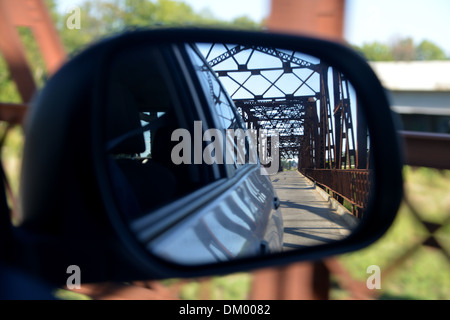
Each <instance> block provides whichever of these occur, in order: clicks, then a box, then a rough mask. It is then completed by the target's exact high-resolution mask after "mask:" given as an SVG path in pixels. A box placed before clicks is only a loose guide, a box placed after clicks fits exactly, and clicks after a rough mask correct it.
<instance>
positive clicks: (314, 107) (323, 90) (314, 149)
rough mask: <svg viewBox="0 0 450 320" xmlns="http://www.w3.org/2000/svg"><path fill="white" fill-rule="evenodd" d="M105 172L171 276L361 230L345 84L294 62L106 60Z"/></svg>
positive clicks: (352, 113)
mask: <svg viewBox="0 0 450 320" xmlns="http://www.w3.org/2000/svg"><path fill="white" fill-rule="evenodd" d="M105 79H107V80H106V81H107V83H108V85H107V88H108V92H107V97H106V100H105V101H106V105H105V106H104V112H105V116H106V126H105V134H104V136H105V146H104V148H105V150H106V154H105V159H107V164H106V165H105V166H106V167H107V168H108V176H109V179H110V181H109V182H110V185H111V192H112V194H113V196H114V201H115V206H116V207H117V209H118V212H119V214H120V215H121V217H122V218H123V220H124V221H125V222H126V223H127V224H128V226H129V229H130V232H132V234H133V236H134V237H136V238H137V239H138V241H139V242H140V243H141V244H142V245H143V246H144V247H145V248H146V250H148V251H149V252H151V253H153V254H155V255H157V256H159V257H162V258H164V259H167V260H169V261H171V262H176V263H178V264H184V265H198V264H205V263H216V262H220V261H226V260H231V259H236V258H240V257H249V256H255V255H267V254H270V253H274V252H281V251H286V250H301V249H302V248H305V247H311V246H319V245H326V244H328V243H331V242H335V241H339V240H341V239H343V238H345V237H347V236H348V235H350V234H351V233H352V231H353V230H355V228H356V227H357V226H358V224H359V223H360V222H361V221H362V219H364V218H365V214H366V210H367V208H368V205H369V202H370V190H371V188H372V187H373V183H372V182H371V181H372V176H373V170H372V169H371V163H370V161H369V160H370V139H369V134H368V129H367V126H366V123H365V118H364V114H363V112H362V111H361V109H360V108H359V107H358V99H357V95H356V92H355V90H354V89H353V87H352V85H351V83H349V81H348V80H347V78H346V75H345V74H344V73H342V72H340V71H339V70H337V69H336V68H334V67H333V66H331V65H329V64H327V61H322V60H321V59H320V57H313V56H310V55H308V54H305V53H302V52H296V51H293V50H289V49H283V48H272V47H264V46H254V45H245V44H244V45H242V44H237V45H236V44H220V43H214V44H212V43H171V44H166V45H158V46H145V45H144V46H142V47H139V48H132V49H128V50H124V51H122V52H118V53H117V54H116V55H115V57H114V59H113V61H112V63H111V67H110V69H109V74H108V76H107V77H106V78H105Z"/></svg>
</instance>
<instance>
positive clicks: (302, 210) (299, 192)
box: [271, 171, 352, 250]
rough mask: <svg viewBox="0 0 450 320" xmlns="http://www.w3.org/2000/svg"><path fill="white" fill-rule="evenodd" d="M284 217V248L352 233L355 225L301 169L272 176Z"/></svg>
mask: <svg viewBox="0 0 450 320" xmlns="http://www.w3.org/2000/svg"><path fill="white" fill-rule="evenodd" d="M271 180H272V183H273V186H274V188H275V190H276V192H277V195H278V198H279V199H280V204H281V205H280V209H281V213H282V215H283V219H284V247H283V249H284V250H289V249H295V248H303V247H310V246H316V245H319V244H324V243H329V242H333V241H336V240H339V239H342V238H344V237H346V236H348V235H349V234H350V232H351V229H352V227H351V226H350V225H349V224H348V223H347V221H346V220H345V219H343V217H342V215H340V214H338V213H337V211H335V210H333V209H332V208H331V207H330V204H329V202H328V201H326V200H325V198H324V197H323V196H322V195H320V194H319V192H318V191H316V189H315V187H314V186H313V185H312V184H311V183H310V182H309V181H308V180H307V179H306V178H305V177H304V176H303V175H301V174H300V173H299V172H297V171H284V172H279V173H277V174H276V175H273V176H271Z"/></svg>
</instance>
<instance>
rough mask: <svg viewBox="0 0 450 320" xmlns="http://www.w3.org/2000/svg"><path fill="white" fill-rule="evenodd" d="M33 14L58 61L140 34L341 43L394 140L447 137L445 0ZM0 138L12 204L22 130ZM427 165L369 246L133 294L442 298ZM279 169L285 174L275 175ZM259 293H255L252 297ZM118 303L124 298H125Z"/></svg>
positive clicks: (32, 62)
mask: <svg viewBox="0 0 450 320" xmlns="http://www.w3.org/2000/svg"><path fill="white" fill-rule="evenodd" d="M17 2H20V1H17ZM5 3H6V1H5V0H0V10H2V9H3V10H5V8H6V7H5ZM44 3H45V5H46V8H47V9H48V12H49V13H50V18H51V21H52V23H53V25H54V27H55V28H56V34H57V36H58V37H59V39H60V40H59V41H60V42H61V44H62V48H59V49H58V50H60V51H61V52H62V55H63V56H64V57H65V58H64V59H69V58H70V57H72V56H74V55H76V54H77V53H78V52H80V51H81V50H83V48H85V47H86V46H88V45H89V44H90V43H92V42H93V41H97V40H99V39H101V38H104V37H107V36H109V35H112V34H114V33H117V32H120V31H122V30H124V29H130V28H131V29H132V28H135V27H142V26H145V27H149V26H150V27H152V26H180V25H182V26H186V25H189V26H205V27H206V26H210V27H221V28H238V29H251V30H266V29H269V30H277V31H283V32H290V33H299V34H310V35H313V36H318V37H325V38H329V39H332V40H334V41H340V42H344V43H346V44H348V45H349V46H352V47H353V48H354V49H355V50H357V51H359V52H360V53H361V54H362V55H364V56H365V57H366V58H367V60H368V61H369V62H370V64H371V65H372V66H373V69H374V70H375V72H376V73H377V74H378V76H379V77H380V79H381V81H382V83H383V85H384V86H385V88H386V89H387V91H388V94H389V96H390V99H391V103H392V110H393V111H394V112H395V113H396V115H397V117H398V120H399V125H400V127H401V129H402V130H406V131H414V132H422V133H432V134H436V135H440V136H439V137H441V138H442V139H444V138H445V139H448V136H447V135H445V134H450V40H449V38H448V35H449V34H450V19H448V13H449V12H450V1H447V0H429V1H427V2H426V3H425V2H424V1H418V0H396V1H388V0H365V1H357V0H316V1H313V0H300V1H299V0H245V1H239V0H227V1H223V0H184V1H182V0H153V1H150V0H128V1H126V0H122V1H120V0H98V1H93V0H72V1H69V0H61V1H58V0H46V1H44ZM1 6H3V7H1ZM4 12H5V11H4ZM0 14H1V12H0ZM76 14H79V16H78V17H79V19H78V20H77V16H76ZM0 29H1V26H0ZM16 30H17V32H18V35H19V37H20V39H21V42H22V44H23V47H24V52H25V55H26V61H27V62H28V64H29V69H30V71H31V78H32V81H33V82H34V85H35V88H36V89H37V90H39V88H42V86H44V84H45V82H46V79H48V77H49V76H50V75H51V71H49V70H50V69H51V68H49V64H48V61H46V60H45V57H43V55H42V54H41V51H42V49H41V48H40V47H39V44H38V43H37V42H36V39H35V34H33V32H32V31H31V30H30V28H29V27H27V26H26V24H22V25H20V26H16ZM0 31H1V30H0ZM3 53H4V51H3ZM5 55H6V54H5ZM55 68H56V67H55ZM24 100H26V99H25V98H24V94H23V92H22V91H21V90H20V88H18V87H17V85H16V84H15V82H14V78H13V77H12V76H11V73H10V71H9V69H8V64H7V62H6V59H4V56H3V55H2V53H1V52H0V101H1V102H2V103H4V105H6V104H9V105H15V106H17V107H20V106H22V105H23V104H24V103H25V104H26V102H28V101H24ZM25 107H26V105H25ZM0 130H1V131H2V132H1V133H2V137H4V141H3V148H2V159H3V162H4V165H5V167H6V171H7V175H8V181H9V187H10V189H9V190H10V198H9V199H10V201H11V202H12V205H15V202H16V200H15V199H16V198H17V191H18V185H19V174H20V164H21V156H22V147H23V142H24V138H23V130H22V126H21V124H20V121H16V122H14V121H13V122H6V121H1V122H0ZM445 139H444V140H445ZM445 141H446V142H445V143H446V144H443V145H444V148H445V146H446V148H447V149H442V153H445V152H446V153H448V152H449V150H450V144H449V141H450V140H445ZM439 158H440V155H439V152H437V153H435V154H430V155H429V159H430V161H429V162H428V163H427V162H425V163H422V164H421V165H420V166H417V165H414V166H412V165H408V166H405V167H404V177H405V190H406V194H405V198H404V202H403V204H402V206H401V208H400V211H399V214H398V217H397V219H396V221H395V223H394V225H393V226H392V227H391V228H390V230H389V231H388V232H387V234H386V235H385V236H383V238H382V239H381V240H380V241H378V242H377V243H375V244H374V245H372V246H370V247H368V248H366V249H364V250H361V251H358V252H354V253H350V254H345V255H341V256H338V257H332V258H330V259H327V260H325V261H318V262H311V263H301V264H295V265H293V266H286V267H283V268H279V269H270V270H258V271H255V272H252V273H239V274H232V275H227V276H221V277H212V278H207V279H195V280H189V281H187V280H182V279H169V280H165V281H162V282H158V283H155V282H152V283H147V284H140V285H141V286H144V287H148V288H151V289H155V288H156V290H157V292H158V293H159V294H160V296H159V297H158V296H157V298H164V297H171V298H180V299H261V298H273V299H445V300H447V299H450V223H449V221H450V170H446V169H447V168H448V166H449V164H447V166H445V165H434V164H435V163H436V162H439ZM411 163H413V162H411ZM413 164H414V163H413ZM289 169H291V168H290V166H288V165H286V168H285V170H289ZM371 265H377V266H379V267H380V270H381V289H380V290H368V289H367V286H366V279H367V278H368V277H369V275H370V274H368V273H367V268H368V267H369V266H371ZM313 279H315V280H317V281H312V280H313ZM288 280H289V281H288ZM262 282H264V283H265V284H266V286H265V287H264V290H262V291H263V292H264V293H261V292H262V291H261V283H262ZM312 282H314V283H312ZM55 294H56V295H58V296H59V297H61V298H63V299H78V298H80V299H85V298H86V299H87V298H88V297H87V296H83V295H77V294H74V293H71V292H68V291H64V290H59V291H57V292H56V293H55ZM129 297H131V298H133V296H132V294H131V295H130V296H129ZM99 298H101V296H99ZM125 298H126V297H125ZM134 298H136V297H134Z"/></svg>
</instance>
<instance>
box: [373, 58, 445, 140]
mask: <svg viewBox="0 0 450 320" xmlns="http://www.w3.org/2000/svg"><path fill="white" fill-rule="evenodd" d="M370 65H371V66H372V68H373V69H374V71H375V73H376V74H377V76H378V77H379V78H380V81H381V82H382V84H383V86H384V87H385V88H386V89H387V90H388V94H389V97H390V100H391V105H392V109H393V111H395V112H396V113H398V114H399V115H400V117H401V120H402V123H403V127H404V129H405V130H414V131H432V132H445V133H450V61H411V62H371V63H370Z"/></svg>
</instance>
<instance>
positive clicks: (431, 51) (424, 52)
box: [416, 40, 447, 60]
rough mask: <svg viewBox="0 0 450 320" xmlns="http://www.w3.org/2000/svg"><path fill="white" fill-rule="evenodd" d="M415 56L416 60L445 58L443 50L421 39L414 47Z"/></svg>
mask: <svg viewBox="0 0 450 320" xmlns="http://www.w3.org/2000/svg"><path fill="white" fill-rule="evenodd" d="M416 58H417V59H418V60H445V59H447V57H446V56H445V53H444V51H443V50H442V49H441V48H439V47H438V46H437V45H435V44H434V43H432V42H431V41H428V40H423V41H422V42H421V43H420V44H419V45H418V46H417V48H416Z"/></svg>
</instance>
